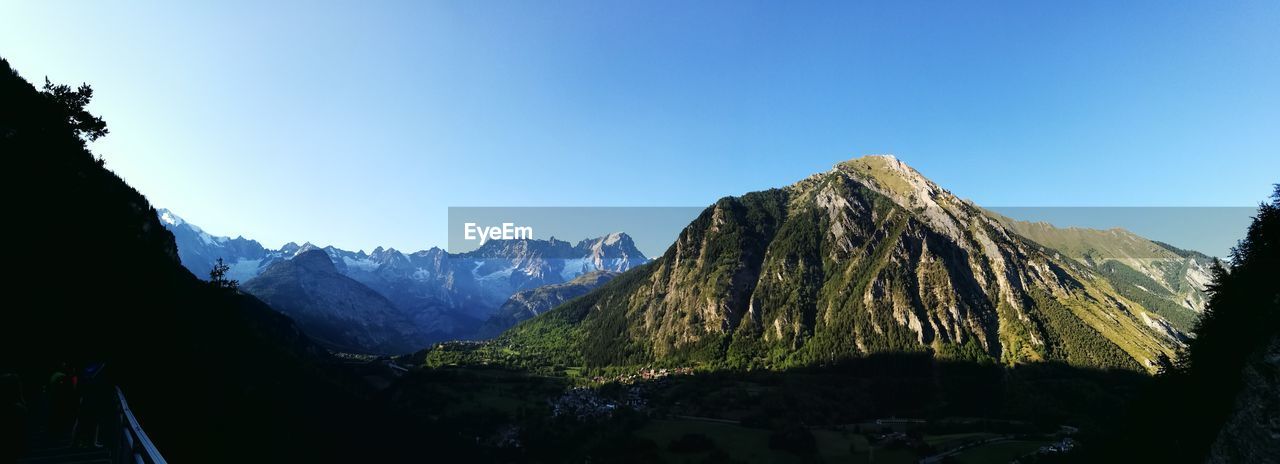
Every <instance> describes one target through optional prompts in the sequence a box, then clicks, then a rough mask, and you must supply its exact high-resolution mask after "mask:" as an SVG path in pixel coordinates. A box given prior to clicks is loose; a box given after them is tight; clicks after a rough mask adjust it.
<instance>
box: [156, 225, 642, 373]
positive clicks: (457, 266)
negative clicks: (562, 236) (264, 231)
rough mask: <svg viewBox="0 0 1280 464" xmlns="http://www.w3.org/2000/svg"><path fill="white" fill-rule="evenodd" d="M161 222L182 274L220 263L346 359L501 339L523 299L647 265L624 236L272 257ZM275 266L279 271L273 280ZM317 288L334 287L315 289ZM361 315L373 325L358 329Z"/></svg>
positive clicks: (239, 240)
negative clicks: (590, 276) (482, 334)
mask: <svg viewBox="0 0 1280 464" xmlns="http://www.w3.org/2000/svg"><path fill="white" fill-rule="evenodd" d="M158 215H159V218H160V222H161V223H162V224H164V226H165V228H166V229H168V230H169V231H170V232H172V233H173V235H174V238H175V241H176V242H177V245H178V256H179V258H180V260H181V261H182V264H183V266H185V267H186V268H187V269H188V270H190V271H191V272H192V273H194V274H195V275H197V276H201V277H204V278H207V276H208V272H209V270H210V269H212V267H213V265H214V263H215V262H216V261H217V260H218V259H219V258H220V259H222V260H223V261H224V263H225V264H226V265H227V266H229V269H228V273H227V278H230V279H235V280H239V281H241V282H243V283H244V285H243V289H244V290H245V291H247V292H249V293H252V294H254V295H256V296H259V297H261V298H263V299H264V300H266V301H267V302H268V303H270V304H271V305H272V306H273V307H276V308H277V309H278V310H280V311H282V312H284V313H285V314H288V315H290V316H292V317H294V318H295V319H298V320H299V321H300V323H301V325H302V326H303V327H310V329H311V330H312V331H314V332H309V333H310V334H311V335H312V336H313V337H315V338H317V339H318V340H321V341H325V342H329V343H331V345H330V346H331V347H332V348H334V349H340V350H351V351H363V352H372V353H395V352H396V350H397V349H403V348H408V350H407V351H412V350H413V349H417V348H421V347H424V346H426V345H428V344H430V343H433V342H436V341H441V340H447V339H459V338H473V337H474V336H475V335H476V333H475V331H476V330H477V329H478V328H479V327H480V326H481V325H482V324H483V325H484V326H485V327H486V333H496V332H500V331H501V330H503V329H505V328H507V327H508V326H506V325H503V324H504V322H503V321H511V322H513V323H514V322H515V321H517V319H512V318H511V317H510V316H511V315H509V314H508V315H502V316H501V317H498V318H497V319H492V320H491V318H493V317H495V316H498V315H497V314H496V312H497V311H498V309H499V308H500V307H502V306H503V304H505V303H506V302H507V300H508V299H509V298H511V297H512V295H514V294H516V293H517V292H521V291H524V290H530V289H534V288H538V287H542V286H546V285H555V284H560V283H564V282H568V281H570V280H573V279H574V278H576V277H578V276H581V275H583V274H586V273H590V272H594V271H610V272H622V271H626V270H628V269H631V268H633V267H636V266H639V265H641V264H643V263H645V262H647V261H648V258H646V257H645V256H644V254H643V253H641V252H640V251H639V250H638V249H636V247H635V243H634V242H633V241H632V239H631V237H630V236H628V235H627V234H625V233H621V232H618V233H612V234H608V235H605V236H602V237H597V238H593V239H585V240H581V241H579V242H578V243H577V244H571V243H569V242H566V241H562V240H557V239H556V238H555V237H551V238H549V239H547V240H535V239H528V240H493V241H489V242H486V243H485V244H484V245H483V246H481V247H479V248H477V249H475V250H473V251H470V252H466V253H448V252H446V251H445V250H442V249H440V248H434V247H433V248H431V249H427V250H422V251H418V252H414V253H403V252H400V251H398V250H396V249H394V248H383V247H378V248H375V249H374V250H373V251H372V252H371V253H366V252H365V251H364V250H360V251H354V252H352V251H347V250H343V249H339V248H336V247H333V246H326V247H323V248H321V247H319V246H316V245H313V244H311V243H310V242H307V243H303V244H302V245H298V244H297V243H293V242H290V243H287V244H285V245H284V246H282V247H280V248H279V249H268V248H266V247H263V246H262V245H261V244H260V243H258V242H257V241H255V240H251V239H246V238H244V237H236V238H230V237H222V236H214V235H211V234H209V233H207V232H205V231H204V230H202V229H201V228H200V227H198V226H196V225H194V224H191V223H189V222H187V221H186V220H184V219H182V218H181V217H179V216H178V215H176V214H174V213H173V212H172V211H169V210H166V209H161V210H158ZM312 252H318V253H317V254H316V256H311V258H310V259H309V260H308V265H305V266H297V265H289V264H286V263H289V262H290V261H293V260H296V259H297V258H299V257H301V256H303V255H308V254H312ZM318 255H323V256H324V257H325V260H324V261H326V262H327V263H328V264H325V263H322V262H320V261H321V260H320V259H319V256H318ZM276 267H280V269H279V270H278V271H276V272H273V271H275V268H276ZM338 277H342V278H341V279H339V278H338ZM317 282H325V283H327V284H332V285H331V286H321V285H314V283H317ZM374 295H376V298H372V297H371V296H374ZM392 312H394V313H396V314H395V315H394V316H393V315H392V314H391V313H392ZM324 313H332V314H324ZM322 314H323V315H322ZM357 314H363V315H367V316H370V317H372V318H373V319H374V321H364V322H362V321H359V320H358V319H359V317H358V316H356V315H357ZM353 318H355V319H353ZM341 321H346V323H342V322H341ZM347 323H354V324H356V325H357V326H359V327H360V329H359V330H362V331H364V335H362V336H356V334H354V333H348V332H347V331H348V330H354V329H353V328H351V327H346V326H345V324H347ZM342 333H347V335H345V336H344V335H339V334H342Z"/></svg>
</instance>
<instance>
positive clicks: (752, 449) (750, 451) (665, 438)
mask: <svg viewBox="0 0 1280 464" xmlns="http://www.w3.org/2000/svg"><path fill="white" fill-rule="evenodd" d="M811 431H812V433H813V436H814V439H815V441H816V442H817V452H818V458H820V459H821V462H824V463H834V464H867V463H877V464H879V463H884V464H907V463H914V462H917V461H918V460H919V459H920V456H919V455H918V454H917V453H916V452H915V451H912V450H909V449H894V450H888V449H881V448H876V449H875V450H873V451H872V450H871V445H870V444H869V443H868V441H867V438H866V437H864V436H863V435H861V434H857V433H852V432H847V431H841V430H832V429H813V430H811ZM691 433H699V434H703V435H706V436H707V437H708V438H710V439H711V440H712V441H713V442H715V445H716V447H717V448H719V449H720V450H722V451H724V452H726V453H728V454H729V456H730V457H732V458H733V459H735V460H740V461H743V462H749V463H772V462H781V463H791V462H805V460H804V459H802V458H801V457H799V456H796V455H794V454H791V453H788V452H786V451H780V450H775V449H772V448H769V431H767V430H763V429H755V428H749V427H743V426H740V425H735V424H729V423H724V422H713V421H701V420H696V419H665V420H664V419H657V420H653V421H650V422H649V423H648V424H646V425H645V426H644V428H641V429H640V430H638V431H636V435H637V436H640V437H642V438H646V439H649V440H653V442H654V443H657V445H658V448H659V449H661V453H662V456H663V459H664V460H666V461H668V462H677V463H680V462H698V461H700V460H702V459H703V458H705V457H706V456H707V454H708V453H706V452H704V453H694V454H679V453H673V452H671V451H669V450H668V449H667V446H668V445H669V444H671V442H672V441H674V440H676V439H678V438H680V437H682V436H684V435H685V434H691ZM987 436H990V434H982V433H973V434H955V435H940V436H938V437H939V439H940V440H941V441H943V442H945V441H949V440H957V439H966V438H968V439H973V438H985V437H987ZM850 445H853V449H852V450H851V449H850ZM1037 446H1038V445H1037Z"/></svg>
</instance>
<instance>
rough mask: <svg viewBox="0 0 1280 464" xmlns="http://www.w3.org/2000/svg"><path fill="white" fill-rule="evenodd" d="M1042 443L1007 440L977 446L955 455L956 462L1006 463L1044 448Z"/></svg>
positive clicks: (971, 463)
mask: <svg viewBox="0 0 1280 464" xmlns="http://www.w3.org/2000/svg"><path fill="white" fill-rule="evenodd" d="M1045 443H1046V442H1043V441H1022V440H1009V441H1000V442H995V443H991V444H989V445H983V446H979V447H977V448H973V449H969V450H965V451H964V452H962V453H960V454H957V455H956V456H955V457H956V461H958V462H961V463H964V464H990V463H1007V462H1009V461H1012V460H1014V459H1017V458H1018V457H1020V456H1023V455H1026V454H1029V453H1031V452H1034V451H1035V450H1037V449H1040V447H1041V446H1044V445H1045Z"/></svg>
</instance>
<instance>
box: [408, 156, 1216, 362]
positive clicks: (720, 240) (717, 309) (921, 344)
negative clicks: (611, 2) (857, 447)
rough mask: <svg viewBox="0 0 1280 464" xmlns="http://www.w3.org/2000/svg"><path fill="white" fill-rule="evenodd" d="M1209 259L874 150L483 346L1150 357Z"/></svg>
mask: <svg viewBox="0 0 1280 464" xmlns="http://www.w3.org/2000/svg"><path fill="white" fill-rule="evenodd" d="M1057 247H1061V248H1063V249H1065V250H1059V249H1055V248H1057ZM1138 249H1142V250H1144V251H1145V252H1147V253H1148V254H1144V255H1141V256H1138V255H1136V254H1135V253H1132V252H1133V251H1134V250H1138ZM1075 251H1080V252H1081V253H1078V255H1079V256H1078V257H1072V256H1071V253H1068V252H1075ZM1152 252H1154V253H1157V254H1156V255H1154V256H1155V257H1156V258H1158V259H1152V256H1153V255H1151V254H1150V253H1152ZM1206 259H1207V257H1205V256H1203V255H1200V254H1198V253H1193V252H1186V251H1183V250H1178V249H1176V248H1173V247H1170V246H1167V245H1163V244H1159V243H1157V242H1153V241H1150V240H1147V239H1143V238H1141V237H1137V236H1136V235H1133V234H1129V233H1127V232H1125V233H1119V232H1108V231H1093V232H1089V231H1081V230H1076V229H1058V228H1054V227H1052V226H1049V225H1046V224H1031V223H1020V222H1017V221H1012V220H1010V219H1008V218H1004V217H1001V216H999V215H997V214H994V213H992V212H990V211H987V210H986V209H983V208H981V207H979V206H977V205H975V204H973V203H971V202H969V201H966V200H962V199H960V198H958V197H956V196H955V195H953V194H951V193H950V192H949V191H947V190H945V189H943V188H942V187H940V186H938V185H937V184H935V183H934V182H932V181H930V180H929V179H927V178H925V177H924V176H923V175H921V174H920V173H919V172H917V171H916V170H915V169H913V168H911V167H909V166H907V165H906V164H905V163H903V162H901V161H899V160H897V159H896V158H894V157H892V156H868V157H863V158H858V159H854V160H850V161H846V162H843V163H840V164H838V165H836V166H835V167H834V168H833V169H831V170H830V171H828V172H824V173H820V174H816V175H813V176H811V177H809V178H806V179H804V180H802V181H800V182H797V183H795V184H793V185H790V186H787V187H784V188H779V189H772V190H767V191H761V192H753V193H748V194H746V195H743V196H740V197H726V198H723V199H721V200H719V201H717V202H716V203H715V204H714V205H712V206H710V207H708V208H706V209H705V210H704V211H703V213H702V214H701V215H700V216H699V217H698V218H697V219H696V220H694V221H693V222H692V223H690V224H689V225H688V226H687V227H686V228H685V229H684V230H683V231H682V232H681V233H680V235H679V238H678V239H677V240H676V242H675V243H674V244H673V245H672V246H671V247H670V248H669V249H668V250H667V251H666V253H665V254H664V255H663V256H661V257H659V258H657V259H655V260H654V261H653V262H651V263H649V264H648V265H646V266H643V267H641V268H639V269H636V270H633V271H631V272H628V273H625V274H623V275H622V276H620V277H618V278H616V279H613V280H612V281H610V282H608V283H606V284H604V285H603V286H601V287H600V288H599V289H597V290H595V291H593V292H591V293H588V294H587V295H585V296H583V297H580V298H577V299H574V300H572V301H569V302H568V303H566V304H564V305H562V306H560V307H558V308H556V309H554V310H552V311H549V312H546V313H544V314H543V315H541V316H539V317H536V318H533V319H531V320H530V321H527V322H525V323H522V324H520V325H517V326H516V327H515V328H513V329H512V330H510V331H508V332H507V333H505V334H504V335H502V336H501V337H499V338H498V339H497V340H496V341H495V342H494V343H492V344H490V345H487V347H485V348H481V350H482V351H483V350H487V349H491V348H495V347H496V348H501V350H494V351H491V352H487V353H485V354H484V356H490V357H498V358H501V357H514V358H519V357H533V358H538V359H552V360H555V361H556V362H558V363H561V364H563V365H586V366H626V365H649V364H655V363H656V364H663V365H690V364H694V365H721V366H728V367H738V368H751V367H770V368H779V367H787V366H794V365H809V364H822V363H828V362H837V361H840V360H841V359H847V358H852V357H858V356H862V355H866V354H872V353H885V352H921V351H932V352H934V353H936V354H937V355H938V356H941V357H943V358H956V359H963V360H976V361H982V362H989V361H994V362H1001V363H1005V364H1017V363H1024V362H1034V361H1054V360H1058V361H1063V362H1067V363H1069V364H1072V365H1079V366H1089V367H1099V368H1122V369H1130V370H1155V369H1156V366H1157V364H1158V363H1159V361H1160V360H1161V359H1164V358H1165V357H1169V356H1172V355H1173V354H1174V352H1175V350H1176V349H1178V347H1180V346H1182V344H1183V341H1184V340H1185V337H1186V335H1185V331H1186V329H1187V328H1188V327H1189V324H1190V323H1191V321H1194V318H1195V315H1196V313H1197V312H1198V311H1200V310H1202V309H1203V302H1204V294H1203V283H1204V282H1206V281H1207V272H1206V268H1205V265H1206ZM548 334H551V335H548ZM512 353H514V354H512ZM428 356H430V354H428Z"/></svg>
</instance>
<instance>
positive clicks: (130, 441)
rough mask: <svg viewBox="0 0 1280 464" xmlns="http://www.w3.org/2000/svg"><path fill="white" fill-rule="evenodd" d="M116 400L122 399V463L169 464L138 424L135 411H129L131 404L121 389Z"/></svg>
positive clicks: (117, 388)
mask: <svg viewBox="0 0 1280 464" xmlns="http://www.w3.org/2000/svg"><path fill="white" fill-rule="evenodd" d="M116 398H119V399H120V422H121V426H122V427H121V429H122V433H121V434H120V449H119V457H120V462H128V463H133V464H168V461H165V460H164V457H163V456H161V455H160V451H159V450H157V449H156V445H155V444H153V443H151V438H149V437H147V432H145V431H143V430H142V425H140V424H138V418H136V417H134V416H133V410H131V409H129V402H128V401H125V399H124V392H123V391H121V390H120V387H116Z"/></svg>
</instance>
